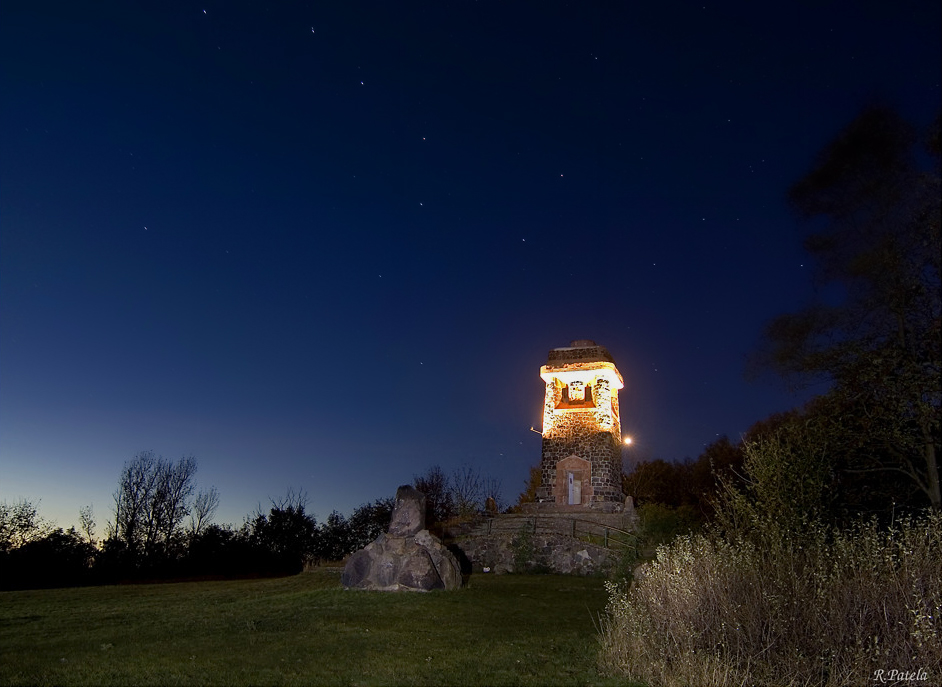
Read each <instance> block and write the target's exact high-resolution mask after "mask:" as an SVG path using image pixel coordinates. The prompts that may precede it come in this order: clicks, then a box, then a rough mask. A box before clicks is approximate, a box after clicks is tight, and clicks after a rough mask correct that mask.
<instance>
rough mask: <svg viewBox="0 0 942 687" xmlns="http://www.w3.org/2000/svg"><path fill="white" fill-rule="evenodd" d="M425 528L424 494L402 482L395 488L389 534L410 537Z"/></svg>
mask: <svg viewBox="0 0 942 687" xmlns="http://www.w3.org/2000/svg"><path fill="white" fill-rule="evenodd" d="M424 529H425V494H423V493H422V492H421V491H419V490H418V489H413V488H412V487H410V486H409V485H408V484H404V485H402V486H401V487H399V488H398V489H397V490H396V503H395V504H394V505H393V512H392V519H391V520H390V522H389V536H391V537H411V536H413V535H415V534H418V533H419V532H421V531H422V530H424Z"/></svg>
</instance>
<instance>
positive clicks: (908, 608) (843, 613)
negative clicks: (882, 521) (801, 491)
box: [599, 513, 942, 687]
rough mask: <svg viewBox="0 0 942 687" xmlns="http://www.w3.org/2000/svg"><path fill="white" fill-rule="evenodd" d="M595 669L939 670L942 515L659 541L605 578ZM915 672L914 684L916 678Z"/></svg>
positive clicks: (710, 675) (854, 679)
mask: <svg viewBox="0 0 942 687" xmlns="http://www.w3.org/2000/svg"><path fill="white" fill-rule="evenodd" d="M608 587H609V605H608V613H607V618H606V621H605V624H604V627H603V631H602V635H601V641H602V649H601V652H600V656H599V664H600V669H601V670H602V671H603V672H604V673H606V674H611V675H619V676H625V677H628V678H630V679H634V680H640V681H644V682H647V683H649V684H652V685H666V686H671V685H699V684H710V685H743V684H760V685H782V686H785V685H828V686H835V687H836V686H840V685H860V684H867V683H870V684H873V679H874V676H875V675H876V673H875V671H877V670H883V671H885V672H884V675H885V674H888V673H889V671H890V670H906V671H919V670H924V671H925V675H926V677H925V678H923V679H924V680H927V681H928V683H929V684H940V683H942V620H940V618H942V518H940V516H939V514H938V513H930V514H927V515H925V516H922V517H919V518H913V519H905V520H902V521H900V522H898V523H896V524H895V525H894V526H893V527H891V528H889V529H885V528H880V527H879V526H878V525H877V524H876V523H874V522H870V523H864V524H858V525H856V526H854V527H851V528H849V529H845V530H837V529H830V528H826V527H824V526H820V525H810V526H808V527H805V528H803V529H802V530H801V532H800V533H798V532H796V531H794V530H788V529H787V528H775V527H768V528H764V529H762V530H760V531H755V530H754V531H752V532H751V533H750V534H749V535H748V536H730V535H727V536H725V537H724V536H721V535H720V534H719V533H718V532H715V531H714V532H708V533H706V534H694V535H688V536H683V537H680V538H678V539H676V540H675V541H674V542H673V543H671V544H669V545H665V546H661V547H659V548H658V550H657V556H656V559H655V560H654V561H651V562H649V563H646V564H644V565H643V566H641V567H640V568H639V569H638V570H637V571H636V572H635V582H634V584H633V586H632V587H631V588H626V587H625V585H624V584H622V585H618V584H615V583H609V585H608ZM922 684H926V682H923V683H922Z"/></svg>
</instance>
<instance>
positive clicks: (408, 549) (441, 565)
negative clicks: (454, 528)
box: [340, 486, 461, 592]
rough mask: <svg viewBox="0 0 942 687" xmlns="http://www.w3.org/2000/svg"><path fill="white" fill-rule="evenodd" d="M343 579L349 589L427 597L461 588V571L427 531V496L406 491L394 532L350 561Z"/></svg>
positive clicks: (392, 524) (401, 497) (398, 504)
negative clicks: (428, 593)
mask: <svg viewBox="0 0 942 687" xmlns="http://www.w3.org/2000/svg"><path fill="white" fill-rule="evenodd" d="M340 580H341V582H342V583H343V586H344V587H346V588H348V589H372V590H377V591H389V592H392V591H420V592H427V591H432V590H433V589H457V588H458V587H460V586H461V568H460V567H459V565H458V561H457V560H456V559H455V557H454V555H452V553H451V552H450V551H449V550H448V549H446V548H445V547H444V545H442V543H441V541H439V540H438V538H437V537H435V536H434V535H433V534H432V533H431V532H429V531H428V530H427V529H425V495H424V494H422V492H420V491H417V490H415V489H413V488H412V487H410V486H402V487H399V490H398V491H397V492H396V504H395V506H394V507H393V514H392V520H391V522H390V525H389V531H388V532H387V533H386V534H381V535H379V536H378V537H377V538H376V540H375V541H373V542H372V543H370V544H368V545H367V546H366V547H364V548H362V549H360V550H359V551H357V552H356V553H354V554H353V555H352V556H350V558H349V559H348V560H347V564H346V565H345V566H344V569H343V575H342V576H341V578H340Z"/></svg>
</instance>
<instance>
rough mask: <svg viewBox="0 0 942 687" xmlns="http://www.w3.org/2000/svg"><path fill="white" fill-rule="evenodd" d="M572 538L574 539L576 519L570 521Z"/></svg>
mask: <svg viewBox="0 0 942 687" xmlns="http://www.w3.org/2000/svg"><path fill="white" fill-rule="evenodd" d="M572 538H573V539H575V538H576V519H575V518H573V519H572Z"/></svg>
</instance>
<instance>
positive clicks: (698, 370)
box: [0, 0, 942, 525]
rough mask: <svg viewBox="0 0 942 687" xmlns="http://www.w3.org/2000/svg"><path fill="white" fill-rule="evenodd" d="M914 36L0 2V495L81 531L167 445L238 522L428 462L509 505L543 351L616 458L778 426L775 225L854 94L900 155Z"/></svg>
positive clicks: (724, 8) (725, 15)
mask: <svg viewBox="0 0 942 687" xmlns="http://www.w3.org/2000/svg"><path fill="white" fill-rule="evenodd" d="M939 26H940V8H939V3H938V2H936V1H934V0H932V1H928V0H926V1H922V0H901V1H900V2H894V3H889V2H885V3H876V2H810V1H808V2H796V3H786V4H779V5H769V4H768V3H756V2H727V3H717V4H713V3H706V4H704V3H702V2H701V3H689V2H655V3H643V4H642V3H589V2H572V3H569V4H563V3H552V2H535V3H524V2H422V3H412V2H406V3H389V2H382V3H381V2H369V3H356V2H350V1H346V0H345V1H344V2H332V3H323V4H322V3H314V2H311V3H259V2H255V3H249V2H241V3H240V2H226V3H223V2H208V3H190V2H179V3H158V2H120V3H119V2H87V3H75V2H70V3H37V2H17V1H15V0H14V1H12V2H4V3H3V4H2V6H0V70H2V72H0V74H2V77H0V78H2V82H0V136H2V149H0V499H4V500H7V501H11V500H14V499H16V498H19V497H26V498H29V499H31V500H33V501H34V502H36V501H39V502H41V505H40V508H41V511H42V512H43V513H44V514H45V515H46V516H47V517H52V518H55V519H57V520H58V521H59V523H60V524H62V525H68V524H70V523H71V522H72V521H73V520H75V518H76V515H77V512H78V509H79V508H80V507H81V506H83V505H85V504H93V506H94V509H95V514H96V516H97V518H98V520H99V522H100V523H102V524H103V523H104V522H105V520H107V519H108V517H109V515H110V512H111V507H112V503H111V498H110V494H111V492H112V491H113V489H114V487H115V485H116V483H117V478H118V475H119V472H120V470H121V466H122V464H123V463H124V462H125V461H126V460H128V459H130V458H131V457H133V456H134V455H135V454H136V453H137V452H138V451H140V450H143V449H153V450H154V451H156V452H158V453H160V454H162V455H163V456H164V457H166V458H171V459H176V458H179V457H180V456H181V455H184V454H186V455H190V454H192V455H195V456H196V458H197V459H198V461H199V465H200V472H199V475H198V478H199V483H200V484H201V485H207V486H208V485H211V484H213V485H216V486H217V487H218V488H219V490H220V493H221V497H222V506H221V510H220V513H219V515H218V517H217V519H218V520H220V521H223V522H226V521H228V522H234V523H236V524H239V523H240V522H241V520H242V517H243V516H244V515H245V514H247V513H248V512H249V511H251V510H252V509H253V508H255V506H256V505H258V504H259V503H261V504H262V505H263V506H264V505H265V504H267V502H268V498H269V497H270V496H273V497H277V496H279V495H282V494H284V492H285V490H286V489H287V488H289V487H291V488H295V489H304V490H306V491H307V492H308V493H309V495H310V497H311V501H310V508H311V510H313V511H314V512H315V513H316V514H317V516H318V517H319V518H323V517H326V515H327V514H328V513H329V512H330V511H331V510H333V509H339V510H341V511H344V512H349V511H350V510H351V509H352V508H353V507H355V506H357V505H358V504H360V503H363V502H366V501H370V500H373V499H375V498H378V497H382V496H390V495H392V494H393V493H394V491H395V488H396V486H397V485H398V484H400V483H404V482H408V481H410V480H411V478H412V476H413V475H414V474H416V473H420V472H423V471H424V470H425V469H426V468H427V467H429V466H430V465H432V464H434V463H439V464H441V465H442V467H443V468H444V469H445V470H446V471H449V472H450V471H451V470H453V469H454V468H457V467H459V466H462V465H470V466H472V467H475V468H477V469H478V470H480V471H481V473H483V474H486V475H489V476H493V477H495V478H498V479H500V480H502V482H503V485H504V496H505V498H506V500H507V501H512V500H514V499H515V497H516V494H517V493H518V492H519V491H520V490H521V488H522V486H523V481H524V479H525V478H526V476H527V472H528V471H527V468H528V467H529V466H530V465H534V464H536V463H537V462H538V461H539V454H540V441H539V437H538V436H537V435H536V434H533V433H531V432H530V431H529V429H528V428H529V427H530V426H531V425H535V426H537V428H539V425H540V421H541V415H540V413H541V408H542V398H543V384H542V382H541V380H540V378H539V367H540V365H542V364H543V363H544V362H545V357H546V352H547V351H548V350H549V349H550V348H553V347H557V346H565V345H567V344H568V342H569V341H570V340H572V339H579V338H591V339H595V340H596V341H598V342H599V343H601V344H603V345H605V346H607V347H608V349H609V350H610V351H611V353H612V354H613V355H614V356H615V359H616V361H617V363H618V367H619V369H620V371H621V372H622V374H623V376H624V377H625V381H626V388H625V390H623V391H622V393H621V403H622V422H623V429H624V432H625V433H626V434H631V435H632V436H633V437H634V438H635V441H636V448H635V449H634V451H635V452H636V455H637V456H642V457H662V458H667V459H682V458H684V457H687V456H689V457H696V456H697V455H698V454H699V452H700V450H701V449H702V447H703V446H704V445H705V444H707V443H709V442H710V441H712V440H713V439H715V438H716V437H717V436H718V435H721V434H728V435H730V436H731V437H732V438H737V437H738V436H739V434H740V433H741V432H742V431H744V430H745V429H746V428H748V427H749V425H751V424H752V423H753V422H755V421H756V420H759V419H762V418H764V417H766V416H767V415H768V414H770V413H772V412H775V411H780V410H785V409H787V408H790V407H792V406H794V405H796V404H798V403H799V402H800V401H801V400H802V399H803V398H804V397H793V396H789V395H788V394H786V393H785V392H784V391H783V390H781V389H779V388H776V387H774V386H769V385H762V384H751V383H748V382H746V381H745V380H744V378H743V367H744V359H745V356H746V355H747V354H748V352H749V351H750V350H751V349H752V348H753V346H754V345H755V342H756V340H757V338H758V336H759V333H760V331H761V327H762V325H763V323H765V322H766V321H768V320H769V319H770V318H771V317H773V316H775V315H776V314H779V313H781V312H784V311H787V310H790V309H795V308H798V307H800V306H801V305H802V304H803V303H805V302H806V301H807V300H808V299H809V298H810V297H811V295H812V285H811V283H810V276H809V268H808V265H807V264H805V258H804V255H803V254H802V252H801V247H800V244H801V238H800V236H801V227H800V226H799V225H798V223H797V222H796V221H795V220H794V218H792V217H791V216H790V215H789V213H788V210H787V208H786V206H785V203H784V194H785V191H786V189H787V187H788V186H789V184H791V183H792V182H793V181H795V180H796V179H798V178H799V177H800V176H801V175H802V173H803V172H804V171H805V170H807V169H808V167H809V166H810V164H811V162H812V160H813V159H814V156H815V154H816V153H817V152H818V151H819V150H820V149H821V147H822V146H823V145H824V144H826V143H827V142H828V141H829V140H830V139H831V138H832V137H833V136H834V135H835V134H836V133H837V132H838V131H839V130H840V128H841V127H842V126H844V125H845V124H846V123H847V122H849V121H850V120H851V119H852V118H853V117H854V116H855V114H856V113H857V112H858V111H859V110H860V109H861V107H862V106H864V105H865V104H867V103H869V102H872V101H874V100H879V101H882V102H886V103H889V104H891V105H894V106H896V107H898V108H899V109H900V111H901V112H902V113H903V115H904V116H906V117H908V118H910V119H911V120H912V121H913V122H914V123H915V124H917V125H919V126H921V127H925V126H927V125H928V124H929V122H930V121H931V120H932V118H933V117H934V116H935V115H936V113H937V112H938V110H939V107H940V59H939V58H940V52H942V51H940V32H939Z"/></svg>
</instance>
